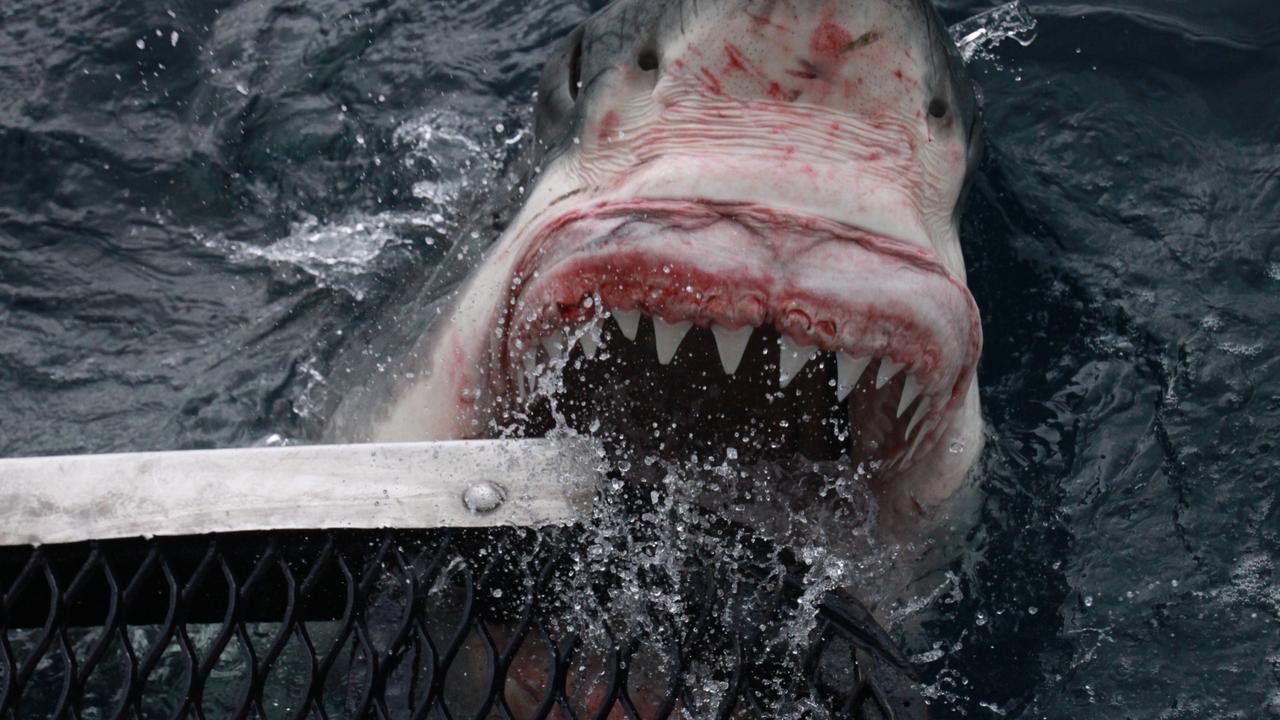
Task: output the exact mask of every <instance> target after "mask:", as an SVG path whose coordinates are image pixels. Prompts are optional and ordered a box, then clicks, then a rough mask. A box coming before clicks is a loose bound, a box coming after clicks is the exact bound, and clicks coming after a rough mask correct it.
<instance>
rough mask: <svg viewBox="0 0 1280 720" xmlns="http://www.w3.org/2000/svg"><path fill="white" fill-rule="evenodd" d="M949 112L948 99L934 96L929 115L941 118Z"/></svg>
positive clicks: (930, 102) (930, 103)
mask: <svg viewBox="0 0 1280 720" xmlns="http://www.w3.org/2000/svg"><path fill="white" fill-rule="evenodd" d="M946 114H947V101H946V100H943V99H942V98H934V99H933V100H931V101H929V115H931V116H932V117H936V118H940V117H942V116H943V115H946Z"/></svg>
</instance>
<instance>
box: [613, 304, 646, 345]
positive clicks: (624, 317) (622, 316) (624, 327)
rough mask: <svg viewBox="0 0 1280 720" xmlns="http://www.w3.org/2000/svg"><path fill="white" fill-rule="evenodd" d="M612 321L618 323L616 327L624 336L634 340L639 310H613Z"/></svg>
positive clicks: (638, 327)
mask: <svg viewBox="0 0 1280 720" xmlns="http://www.w3.org/2000/svg"><path fill="white" fill-rule="evenodd" d="M611 314H612V315H613V321H614V322H616V323H618V329H619V330H621V331H622V334H623V336H624V337H626V338H627V339H628V340H630V341H632V342H635V339H636V332H638V331H639V330H640V311H639V310H616V309H615V310H613V311H611Z"/></svg>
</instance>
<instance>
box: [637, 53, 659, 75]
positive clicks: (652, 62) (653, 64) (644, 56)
mask: <svg viewBox="0 0 1280 720" xmlns="http://www.w3.org/2000/svg"><path fill="white" fill-rule="evenodd" d="M636 65H638V66H640V69H641V70H643V71H645V72H649V71H650V70H657V69H658V52H657V51H656V50H654V49H653V48H645V49H644V50H641V51H640V54H639V55H638V56H636Z"/></svg>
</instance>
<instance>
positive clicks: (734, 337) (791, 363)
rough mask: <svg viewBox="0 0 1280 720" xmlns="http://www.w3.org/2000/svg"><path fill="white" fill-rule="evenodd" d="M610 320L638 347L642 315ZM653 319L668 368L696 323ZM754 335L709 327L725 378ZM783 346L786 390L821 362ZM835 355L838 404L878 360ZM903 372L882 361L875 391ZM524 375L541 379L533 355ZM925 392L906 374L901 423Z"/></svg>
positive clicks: (591, 349)
mask: <svg viewBox="0 0 1280 720" xmlns="http://www.w3.org/2000/svg"><path fill="white" fill-rule="evenodd" d="M609 314H610V316H611V317H612V318H613V320H614V322H616V323H617V324H618V329H620V330H621V331H622V334H623V335H624V336H626V338H627V339H628V340H631V341H634V340H635V339H636V334H637V332H638V331H639V329H640V316H641V313H640V311H639V310H618V309H614V310H611V311H610V313H609ZM650 319H651V320H652V321H653V334H654V339H655V344H656V345H657V352H658V362H659V363H661V364H663V365H667V364H670V363H671V361H672V360H673V359H674V358H675V356H676V351H677V350H679V349H680V343H681V342H682V341H683V340H684V338H685V336H686V335H688V334H689V330H691V329H692V328H693V323H692V322H690V321H688V320H684V321H681V322H676V323H669V322H667V321H665V320H663V319H662V318H660V317H657V316H654V317H651V318H650ZM754 330H755V328H754V327H752V326H750V325H747V326H745V327H741V328H738V329H736V330H730V329H728V328H724V327H720V326H719V325H712V326H711V334H712V335H713V336H715V339H716V349H717V350H718V351H719V353H720V364H721V365H722V366H723V367H724V371H725V373H726V374H729V375H733V374H734V373H736V372H737V370H738V366H739V365H740V364H741V363H742V356H743V354H744V353H745V352H746V350H747V343H748V342H749V341H750V340H751V333H752V332H753V331H754ZM576 340H577V342H578V344H579V345H581V346H582V353H583V355H585V356H586V357H587V358H594V357H595V356H596V351H597V350H598V349H599V338H598V335H594V334H593V333H592V332H591V331H590V330H589V329H586V330H584V331H583V332H581V333H578V335H577V337H576ZM779 345H780V348H779V349H780V353H779V357H778V370H779V377H778V382H779V384H780V385H781V386H782V387H783V388H785V387H787V386H788V385H790V384H791V381H792V380H794V379H795V378H796V376H798V375H799V374H800V371H801V370H803V369H804V366H805V365H806V364H807V363H808V362H809V361H810V360H812V359H813V358H815V357H817V355H818V349H817V348H814V347H806V346H804V345H800V344H799V343H797V342H795V341H794V340H793V339H791V338H790V337H788V336H786V335H782V337H781V339H780V340H779ZM542 346H543V348H544V349H546V351H547V355H548V356H550V357H552V358H555V357H559V356H560V355H561V353H562V352H563V351H564V350H565V335H564V333H563V332H562V331H560V330H556V331H554V332H552V333H551V334H550V335H547V336H545V337H543V338H542ZM835 355H836V388H835V389H836V399H837V400H838V401H843V400H844V399H845V398H847V397H849V393H851V392H853V389H854V388H855V387H857V385H858V381H859V380H861V379H862V375H863V373H864V372H866V370H867V367H868V366H869V365H870V364H871V361H872V360H873V359H874V358H872V357H870V356H867V357H854V356H852V355H850V354H848V353H846V352H837V353H836V354H835ZM905 367H906V365H904V364H902V363H897V362H894V361H893V360H890V359H889V358H882V359H881V361H880V369H879V370H878V371H877V373H876V379H875V387H876V389H877V390H879V389H881V388H883V387H884V386H885V385H888V384H889V381H890V380H892V379H893V378H895V377H897V375H898V373H900V372H902V370H903V369H904V368H905ZM524 371H525V380H526V381H527V382H528V383H529V385H530V386H531V387H532V386H535V385H536V382H537V376H538V375H539V374H540V373H539V371H538V368H537V357H536V355H535V354H533V353H530V354H527V355H526V356H525V358H524ZM522 390H523V388H522ZM923 391H924V386H923V385H921V383H920V381H919V380H918V379H917V378H916V376H915V375H914V374H912V373H908V374H907V376H906V380H904V381H903V384H902V397H901V398H900V399H899V400H898V408H897V417H902V415H903V413H905V412H906V411H907V408H909V407H911V404H912V403H913V402H915V401H916V399H917V398H919V397H920V395H921V394H922V393H923ZM929 404H930V398H929V397H925V398H923V399H922V400H921V401H920V403H919V404H918V405H917V406H916V411H915V413H914V414H912V416H911V420H910V421H909V422H908V424H907V436H908V437H910V435H911V431H912V430H914V429H915V427H916V425H917V424H918V423H919V422H920V421H921V420H922V419H923V418H924V416H925V415H926V414H927V413H928V411H929Z"/></svg>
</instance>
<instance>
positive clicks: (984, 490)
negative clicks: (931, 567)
mask: <svg viewBox="0 0 1280 720" xmlns="http://www.w3.org/2000/svg"><path fill="white" fill-rule="evenodd" d="M599 4H600V3H599V2H587V1H585V0H527V1H526V2H516V1H514V0H308V1H307V2H297V1H296V0H58V1H57V2H49V1H48V0H4V2H3V3H0V456H24V455H40V454H54V453H84V452H104V451H122V450H168V449H181V448H210V447H235V446H249V445H262V444H278V443H282V442H306V441H311V440H315V439H317V438H319V437H321V436H322V434H323V432H324V428H325V423H326V421H327V419H328V418H329V417H330V415H331V414H332V413H333V411H334V409H335V407H336V406H337V404H338V402H339V401H340V400H341V399H342V397H344V396H345V395H346V394H348V393H350V392H353V391H354V390H355V389H358V388H359V387H360V386H362V385H364V384H367V383H369V382H372V381H373V380H372V379H373V378H375V377H377V375H378V373H382V372H387V371H388V368H393V367H395V362H396V359H397V354H398V353H399V352H402V351H403V349H404V347H405V345H406V344H407V343H408V342H411V341H412V339H413V338H415V337H416V336H417V334H418V333H420V332H421V330H422V329H423V328H424V327H425V326H426V325H428V324H429V323H430V321H431V320H432V319H434V317H435V314H436V312H437V309H438V307H439V300H440V298H442V297H444V296H445V295H446V293H447V292H448V290H449V289H450V288H451V287H453V286H454V285H455V284H456V282H457V281H458V280H459V278H460V277H462V276H463V275H464V274H465V272H466V269H467V268H468V267H471V266H473V265H474V264H475V261H476V257H477V254H478V253H479V252H480V251H481V250H482V249H483V247H484V246H485V244H486V243H487V242H489V241H491V240H492V239H493V237H494V236H495V234H496V230H497V228H500V227H501V226H502V224H503V223H504V222H505V220H506V218H507V217H509V215H510V213H511V211H512V210H513V207H512V203H513V200H512V198H513V197H514V196H515V195H517V194H518V192H519V188H518V183H519V182H520V180H519V178H518V177H517V176H516V175H515V174H514V171H513V167H514V161H515V158H516V157H517V155H518V153H519V151H520V148H521V147H522V146H523V145H524V144H525V143H527V142H528V135H529V122H530V103H531V97H532V92H533V86H534V83H535V80H536V77H537V74H538V72H539V69H540V66H541V63H542V61H543V60H544V59H545V57H546V55H547V52H548V50H549V48H550V46H551V45H552V44H553V43H554V42H555V41H556V40H557V39H558V38H559V37H561V36H562V35H563V34H564V32H565V31H566V30H567V29H568V28H570V27H572V26H573V25H574V24H575V23H576V22H578V21H580V20H581V19H582V18H584V17H585V16H586V15H588V14H589V13H590V12H591V11H592V10H593V9H594V8H595V7H596V6H598V5H599ZM991 6H992V5H991V4H989V3H986V2H977V1H973V0H947V1H946V2H945V3H943V4H942V10H943V13H944V15H945V17H946V18H947V20H948V22H953V23H954V22H960V21H963V20H965V19H966V18H968V17H971V16H973V15H975V14H976V13H979V12H981V11H983V10H987V9H989V8H990V7H991ZM1027 7H1028V9H1029V10H1030V11H1031V13H1032V14H1033V15H1034V16H1035V17H1036V19H1037V22H1038V24H1037V27H1036V30H1035V32H1034V41H1032V42H1029V44H1026V45H1024V44H1022V43H1018V42H1006V43H1003V44H1000V45H998V46H996V47H994V48H991V49H989V51H987V52H985V53H980V54H979V56H978V57H976V58H975V59H974V60H973V62H972V63H971V71H972V73H973V76H974V78H975V80H976V81H977V83H978V84H979V85H980V86H981V89H982V95H983V98H984V114H985V117H986V122H987V156H986V160H985V162H984V165H983V167H982V170H981V176H980V178H979V180H978V182H977V185H976V190H975V192H974V197H973V200H972V204H971V207H970V209H969V213H968V215H967V217H966V220H965V222H964V226H963V235H964V250H965V253H966V256H967V259H968V263H969V278H970V285H971V287H972V289H973V291H974V294H975V296H976V298H977V301H978V304H979V306H980V307H981V309H982V313H983V318H984V333H985V337H986V349H985V355H984V360H983V363H982V366H981V370H980V379H981V384H982V397H983V403H984V407H985V412H986V414H987V417H988V420H989V424H990V428H991V440H990V442H989V444H988V449H987V451H986V456H985V457H984V459H983V462H982V464H981V466H980V469H979V474H978V476H977V478H976V482H977V483H978V485H979V489H980V491H981V510H980V517H979V519H978V521H977V524H976V526H975V527H974V528H973V529H972V530H971V531H970V532H968V534H967V535H966V537H965V538H964V545H965V551H964V552H963V553H961V554H960V555H959V557H958V559H957V560H955V561H954V563H953V564H952V566H951V567H950V568H948V571H947V577H948V578H949V581H948V583H947V584H946V585H945V586H944V587H942V588H941V589H940V591H939V592H938V593H936V594H935V595H934V596H933V597H932V599H931V601H930V603H929V605H928V606H927V607H924V608H921V609H920V610H919V613H918V616H917V620H918V622H919V623H920V624H921V626H922V628H923V632H922V633H919V634H917V635H915V636H914V637H916V638H917V639H916V640H915V641H914V642H915V643H916V644H917V645H920V646H919V647H912V648H910V650H911V651H912V653H913V657H914V659H915V661H916V663H917V664H918V665H919V666H920V668H921V670H922V672H923V673H924V675H925V679H926V682H927V683H928V693H929V694H930V696H931V698H932V700H933V703H934V712H935V715H936V716H937V717H943V718H950V717H969V718H1055V719H1056V718H1064V719H1065V718H1074V719H1093V718H1096V719H1098V720H1104V719H1105V720H1115V719H1118V718H1161V719H1169V720H1173V719H1177V718H1187V719H1191V718H1196V719H1201V718H1241V719H1245V718H1249V719H1253V718H1267V717H1280V568H1278V567H1277V566H1278V564H1280V501H1278V500H1277V495H1278V494H1280V447H1278V446H1280V359H1278V352H1277V351H1278V350H1280V4H1278V3H1276V2H1275V1H1274V0H1214V1H1213V2H1204V0H1106V1H1105V2H1103V1H1102V0H1087V1H1076V2H1032V3H1028V6H1027ZM1030 39H1031V38H1029V37H1028V38H1024V41H1025V40H1030ZM920 637H924V638H926V640H925V641H920V640H919V638H920ZM922 642H923V644H922V645H921V643H922Z"/></svg>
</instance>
